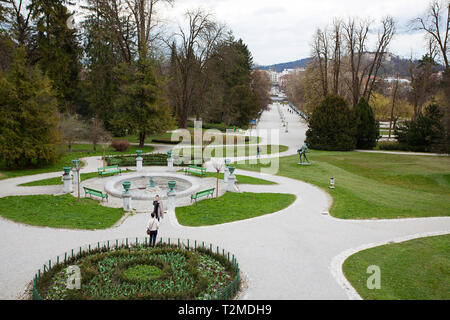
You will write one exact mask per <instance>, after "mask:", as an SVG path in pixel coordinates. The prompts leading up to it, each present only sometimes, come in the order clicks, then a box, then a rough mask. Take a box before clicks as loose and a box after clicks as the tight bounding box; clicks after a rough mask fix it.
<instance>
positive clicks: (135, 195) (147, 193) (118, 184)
mask: <svg viewBox="0 0 450 320" xmlns="http://www.w3.org/2000/svg"><path fill="white" fill-rule="evenodd" d="M150 177H152V178H153V181H154V184H155V186H154V187H150ZM125 181H129V182H131V187H130V189H129V194H130V195H131V198H132V199H134V200H153V199H154V198H155V196H156V195H159V197H160V198H161V199H163V200H164V199H167V192H168V191H169V184H168V182H169V181H175V182H176V185H175V188H174V192H175V197H177V198H180V197H186V196H189V195H191V194H192V193H195V192H197V190H198V188H199V186H200V183H199V182H198V178H195V177H191V176H185V175H183V174H176V173H165V172H142V173H133V174H126V175H122V176H114V177H112V178H110V179H108V181H107V182H106V184H105V191H106V192H107V193H108V194H110V195H112V196H114V197H117V198H122V195H123V193H124V189H123V186H122V184H123V183H124V182H125Z"/></svg>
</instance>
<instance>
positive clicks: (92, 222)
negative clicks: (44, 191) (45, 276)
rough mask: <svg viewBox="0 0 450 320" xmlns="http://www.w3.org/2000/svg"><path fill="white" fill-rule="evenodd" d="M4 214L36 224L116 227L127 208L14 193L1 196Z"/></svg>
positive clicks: (1, 210)
mask: <svg viewBox="0 0 450 320" xmlns="http://www.w3.org/2000/svg"><path fill="white" fill-rule="evenodd" d="M0 215H1V216H2V217H4V218H6V219H10V220H12V221H15V222H19V223H24V224H28V225H33V226H46V227H51V228H68V229H88V230H93V229H106V228H110V227H112V226H113V225H114V224H115V223H116V222H117V221H118V220H119V219H120V218H121V217H122V215H123V210H122V209H114V208H108V207H104V206H101V205H100V204H99V201H97V200H92V199H88V198H82V199H81V200H80V202H78V201H77V199H76V198H75V197H73V196H71V195H63V196H53V195H39V196H14V197H6V198H0Z"/></svg>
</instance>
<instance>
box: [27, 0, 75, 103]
mask: <svg viewBox="0 0 450 320" xmlns="http://www.w3.org/2000/svg"><path fill="white" fill-rule="evenodd" d="M64 2H65V1H64V0H38V1H36V2H35V3H34V7H33V8H34V12H33V17H34V19H35V20H36V21H37V36H36V37H37V46H38V51H39V65H40V66H41V68H42V70H43V71H44V73H46V74H47V75H48V77H49V78H50V79H51V80H52V84H53V88H54V89H55V92H56V95H57V99H58V105H59V110H60V111H61V112H74V111H75V106H74V105H75V100H76V95H77V93H78V90H79V83H78V74H79V71H80V63H79V56H80V48H79V44H78V40H77V35H76V30H72V29H69V28H68V26H67V20H68V18H69V17H70V13H69V12H68V11H67V8H66V7H65V6H64Z"/></svg>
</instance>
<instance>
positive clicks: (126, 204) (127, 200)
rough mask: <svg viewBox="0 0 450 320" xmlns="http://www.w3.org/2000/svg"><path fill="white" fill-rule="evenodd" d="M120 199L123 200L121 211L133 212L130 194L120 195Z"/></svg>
mask: <svg viewBox="0 0 450 320" xmlns="http://www.w3.org/2000/svg"><path fill="white" fill-rule="evenodd" d="M122 199H123V210H125V211H127V212H128V211H131V210H133V206H132V205H131V194H129V193H124V194H123V195H122Z"/></svg>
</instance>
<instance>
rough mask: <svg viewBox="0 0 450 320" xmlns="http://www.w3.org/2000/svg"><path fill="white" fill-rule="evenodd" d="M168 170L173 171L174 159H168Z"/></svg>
mask: <svg viewBox="0 0 450 320" xmlns="http://www.w3.org/2000/svg"><path fill="white" fill-rule="evenodd" d="M167 169H168V170H169V171H172V170H173V158H169V159H167Z"/></svg>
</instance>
